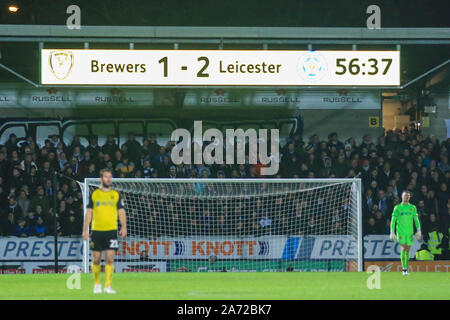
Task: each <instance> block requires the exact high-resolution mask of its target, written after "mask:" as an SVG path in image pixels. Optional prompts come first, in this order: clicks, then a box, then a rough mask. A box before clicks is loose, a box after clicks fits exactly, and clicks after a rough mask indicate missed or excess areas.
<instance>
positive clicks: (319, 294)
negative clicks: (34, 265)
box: [0, 272, 450, 300]
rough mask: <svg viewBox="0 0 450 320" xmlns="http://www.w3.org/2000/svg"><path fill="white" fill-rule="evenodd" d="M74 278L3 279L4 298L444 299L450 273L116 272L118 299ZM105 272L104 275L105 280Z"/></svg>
mask: <svg viewBox="0 0 450 320" xmlns="http://www.w3.org/2000/svg"><path fill="white" fill-rule="evenodd" d="M69 276H70V275H69V274H57V275H55V274H45V275H44V274H26V275H0V299H40V300H53V299H69V300H77V299H82V300H92V299H158V300H200V299H214V300H228V299H229V300H239V299H275V300H277V299H286V300H289V299H320V300H326V299H357V300H361V299H363V300H366V299H367V300H368V299H396V300H403V299H445V300H448V299H449V298H450V281H449V280H450V276H449V274H448V273H439V272H436V273H433V272H414V273H411V274H410V275H409V276H402V275H401V273H400V272H395V273H394V272H383V273H381V278H380V280H381V283H380V285H381V288H380V289H371V290H370V289H368V288H367V284H366V283H367V279H368V277H369V276H370V275H369V274H367V273H364V272H359V273H357V272H348V273H344V272H317V273H316V272H283V273H264V272H254V273H116V274H114V278H113V288H114V289H115V290H116V291H117V294H115V295H107V294H105V293H102V294H97V295H94V294H93V293H92V288H93V280H92V275H91V274H81V275H80V276H81V278H80V281H79V283H80V287H81V288H80V289H68V288H67V285H66V283H67V279H68V278H69ZM103 277H104V274H102V281H103Z"/></svg>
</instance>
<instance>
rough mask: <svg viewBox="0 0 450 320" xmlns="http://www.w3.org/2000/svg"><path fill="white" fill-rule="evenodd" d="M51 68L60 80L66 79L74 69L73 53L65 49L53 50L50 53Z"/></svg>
mask: <svg viewBox="0 0 450 320" xmlns="http://www.w3.org/2000/svg"><path fill="white" fill-rule="evenodd" d="M48 60H49V64H50V70H52V73H53V75H54V76H55V77H56V78H58V79H59V80H64V79H65V78H67V76H68V75H69V73H70V71H72V67H73V53H72V52H70V51H65V50H58V51H52V52H50V55H49V58H48Z"/></svg>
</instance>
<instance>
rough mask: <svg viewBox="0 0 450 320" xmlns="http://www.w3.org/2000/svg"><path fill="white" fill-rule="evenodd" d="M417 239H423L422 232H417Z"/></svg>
mask: <svg viewBox="0 0 450 320" xmlns="http://www.w3.org/2000/svg"><path fill="white" fill-rule="evenodd" d="M416 238H417V240H420V239H422V232H421V231H420V230H417V232H416Z"/></svg>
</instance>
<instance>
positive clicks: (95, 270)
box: [92, 264, 101, 284]
mask: <svg viewBox="0 0 450 320" xmlns="http://www.w3.org/2000/svg"><path fill="white" fill-rule="evenodd" d="M100 270H101V267H100V265H99V264H92V273H93V274H94V283H95V284H100Z"/></svg>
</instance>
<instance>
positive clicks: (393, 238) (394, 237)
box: [389, 230, 397, 242]
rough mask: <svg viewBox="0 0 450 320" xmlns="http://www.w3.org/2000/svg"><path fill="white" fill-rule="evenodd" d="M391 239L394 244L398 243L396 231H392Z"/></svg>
mask: <svg viewBox="0 0 450 320" xmlns="http://www.w3.org/2000/svg"><path fill="white" fill-rule="evenodd" d="M389 238H390V239H391V241H392V242H396V241H397V236H396V235H395V233H394V230H391V235H390V236H389Z"/></svg>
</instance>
